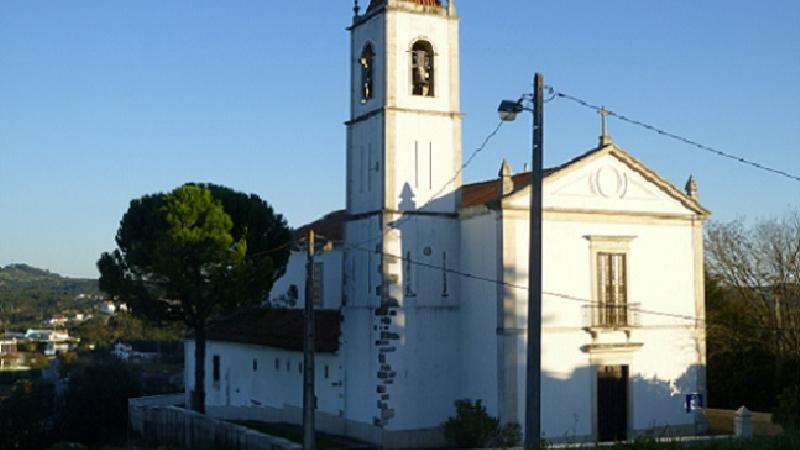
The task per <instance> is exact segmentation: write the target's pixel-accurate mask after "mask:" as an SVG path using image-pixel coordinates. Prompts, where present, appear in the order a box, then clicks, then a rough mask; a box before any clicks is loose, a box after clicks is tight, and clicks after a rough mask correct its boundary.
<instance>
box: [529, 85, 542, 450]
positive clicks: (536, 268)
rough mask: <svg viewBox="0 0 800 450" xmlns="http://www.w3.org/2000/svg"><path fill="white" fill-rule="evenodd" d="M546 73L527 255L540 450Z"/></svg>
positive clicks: (533, 411)
mask: <svg viewBox="0 0 800 450" xmlns="http://www.w3.org/2000/svg"><path fill="white" fill-rule="evenodd" d="M543 153H544V76H543V75H542V74H541V73H537V74H536V75H535V76H534V79H533V155H532V157H531V158H532V165H531V167H532V168H533V172H531V214H530V236H529V244H530V249H529V254H528V355H527V356H528V359H527V366H526V371H527V374H528V376H527V380H526V381H527V384H526V390H525V392H526V398H525V443H524V444H525V448H526V449H538V448H539V443H540V442H539V441H540V438H541V431H540V427H541V418H540V416H541V404H542V401H541V392H540V389H541V378H542V374H541V370H542V179H543V178H544V168H543V157H542V155H543Z"/></svg>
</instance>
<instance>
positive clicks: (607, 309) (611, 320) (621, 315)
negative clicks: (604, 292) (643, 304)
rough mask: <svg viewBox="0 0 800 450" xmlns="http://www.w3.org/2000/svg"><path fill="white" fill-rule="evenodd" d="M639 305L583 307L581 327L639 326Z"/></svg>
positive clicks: (597, 304)
mask: <svg viewBox="0 0 800 450" xmlns="http://www.w3.org/2000/svg"><path fill="white" fill-rule="evenodd" d="M639 306H640V305H639V303H623V304H604V303H592V304H591V305H584V306H583V308H582V310H583V326H584V327H590V328H630V327H636V326H639Z"/></svg>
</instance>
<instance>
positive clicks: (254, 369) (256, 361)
mask: <svg viewBox="0 0 800 450" xmlns="http://www.w3.org/2000/svg"><path fill="white" fill-rule="evenodd" d="M253 372H258V360H257V359H256V358H253Z"/></svg>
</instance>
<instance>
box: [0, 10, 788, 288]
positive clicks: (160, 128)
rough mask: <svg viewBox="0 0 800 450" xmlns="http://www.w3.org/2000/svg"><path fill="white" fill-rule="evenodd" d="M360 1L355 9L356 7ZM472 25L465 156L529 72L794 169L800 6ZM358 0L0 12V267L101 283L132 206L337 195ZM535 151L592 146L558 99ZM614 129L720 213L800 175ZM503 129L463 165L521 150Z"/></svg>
mask: <svg viewBox="0 0 800 450" xmlns="http://www.w3.org/2000/svg"><path fill="white" fill-rule="evenodd" d="M363 3H366V1H365V0H362V4H363ZM457 6H458V11H459V15H461V17H462V24H461V26H462V29H461V31H462V33H461V36H462V42H461V50H462V93H461V96H462V110H463V112H464V113H465V114H466V119H465V123H464V134H463V138H464V152H465V154H466V153H467V152H469V151H471V150H472V149H473V148H474V147H475V146H476V145H478V144H479V142H480V141H481V140H482V138H483V137H484V136H485V135H486V133H487V132H488V131H490V130H491V129H492V127H493V126H494V125H495V123H496V113H495V110H496V107H497V103H498V101H499V100H500V99H503V98H515V97H517V96H518V95H519V94H520V93H522V92H524V91H527V90H529V89H530V83H531V81H530V79H531V76H532V74H533V72H534V71H540V72H543V73H544V74H545V79H546V81H547V83H548V84H552V85H553V86H555V87H556V88H558V89H559V90H562V91H564V92H568V93H571V94H573V95H576V96H579V97H583V98H586V99H587V100H590V101H592V102H596V103H604V104H605V105H607V106H608V107H609V108H611V109H614V110H618V111H620V112H622V113H624V114H626V115H628V116H629V117H634V118H637V119H640V120H643V121H647V122H651V123H653V124H655V125H658V126H661V127H664V128H666V129H668V130H671V131H674V132H677V133H679V134H683V135H686V136H688V137H691V138H694V139H696V140H699V141H701V142H703V143H706V144H708V145H712V146H716V147H719V148H720V149H724V150H726V151H729V152H731V153H736V154H741V155H743V156H746V157H748V158H751V159H754V160H757V161H761V162H763V163H764V164H768V165H773V166H776V167H779V168H782V169H785V170H788V171H791V172H795V173H798V172H800V152H798V151H797V149H798V148H800V105H799V104H798V103H799V101H800V26H798V25H799V24H800V2H797V1H790V0H785V1H761V2H755V1H738V0H737V1H734V0H703V1H699V2H689V1H638V2H636V1H630V0H625V1H622V0H608V1H603V2H598V1H589V0H586V1H563V0H549V1H522V0H518V1H496V0H492V1H478V0H460V1H458V2H457ZM351 8H352V2H351V1H349V0H304V1H281V2H277V1H263V0H262V1H256V0H248V1H243V0H227V1H225V2H219V1H210V0H205V1H201V0H191V1H189V0H171V1H168V2H165V1H163V0H138V1H135V2H134V1H126V2H123V1H108V0H93V1H90V0H85V1H80V2H65V1H31V0H3V1H2V2H0V265H6V264H8V263H12V262H25V263H28V264H31V265H35V266H38V267H43V268H47V269H50V270H52V271H55V272H59V273H62V274H66V275H72V276H97V272H96V269H95V267H94V263H95V261H96V260H97V258H98V256H99V254H100V252H102V251H105V250H111V249H112V248H113V245H114V240H113V239H114V234H115V232H116V229H117V226H118V223H119V220H120V218H121V216H122V214H123V213H124V212H125V210H126V209H127V206H128V202H129V201H130V200H131V199H132V198H135V197H139V196H141V195H143V194H148V193H153V192H158V191H168V190H171V189H172V188H174V187H176V186H178V185H180V184H181V183H184V182H187V181H201V182H213V183H219V184H224V185H227V186H230V187H233V188H235V189H237V190H241V191H245V192H254V193H257V194H259V195H260V196H262V197H263V198H265V199H267V200H268V201H269V202H270V203H272V204H273V205H274V206H275V208H276V209H277V210H278V211H280V212H282V213H283V214H285V216H286V217H287V218H288V220H289V223H290V224H291V225H293V226H297V225H300V224H302V223H304V222H306V221H308V220H311V219H313V218H315V217H318V216H320V215H322V214H324V213H325V212H327V211H330V210H332V209H336V208H341V207H343V205H344V180H345V171H344V155H345V153H344V143H345V138H344V137H345V129H344V126H343V125H342V123H343V122H344V121H345V120H347V113H348V107H347V104H348V103H347V102H348V99H347V92H348V86H347V83H348V79H349V74H348V64H347V61H348V57H349V55H348V51H349V36H348V33H347V32H346V31H345V27H346V26H347V25H348V24H349V23H350V21H351V17H352V16H351V15H352V11H351ZM546 125H547V128H546V132H545V137H546V142H545V151H546V163H547V164H548V165H554V164H558V163H560V162H563V161H564V160H567V159H569V158H571V157H573V156H575V155H576V154H578V153H579V152H583V151H585V150H587V149H589V148H591V147H592V146H594V145H595V143H596V139H597V135H598V132H599V119H598V117H597V115H596V114H594V113H592V112H591V111H589V110H586V109H584V108H581V107H579V106H577V105H575V104H572V103H569V102H567V101H564V100H558V101H553V102H551V103H549V104H548V107H547V112H546ZM609 128H610V132H611V134H612V135H613V137H614V139H615V141H616V142H617V143H618V144H620V145H621V146H622V147H623V148H625V149H627V150H628V151H630V152H631V153H633V154H634V155H635V156H637V157H638V158H640V159H641V160H642V161H644V162H645V163H646V164H648V165H649V166H650V167H652V168H654V169H655V170H656V171H658V172H660V173H661V174H662V175H664V176H665V177H666V178H667V179H669V180H670V181H672V182H673V183H675V184H676V185H679V186H683V183H684V181H685V180H686V178H687V176H688V175H689V173H694V174H695V175H696V176H697V178H698V184H699V191H700V196H701V199H702V201H703V203H704V204H705V206H707V207H708V208H709V209H711V210H712V211H713V212H714V218H715V219H717V220H731V219H733V218H735V217H738V216H746V217H758V216H769V215H774V214H780V213H782V212H783V211H785V210H786V209H787V208H788V207H796V206H797V205H798V192H800V183H797V182H792V181H789V180H786V179H782V178H780V177H777V176H774V175H770V174H767V173H764V172H760V171H757V170H755V169H752V168H749V167H746V166H742V165H739V164H736V163H734V162H730V161H728V160H724V159H721V158H718V157H714V156H711V155H708V154H705V153H701V152H698V151H695V150H693V149H692V148H690V147H687V146H685V145H682V144H680V143H677V142H673V141H670V140H665V139H664V138H662V137H659V136H657V135H655V134H653V133H649V132H645V131H642V130H639V129H636V128H634V127H632V126H631V125H628V124H625V123H621V122H619V121H616V120H613V119H610V122H609ZM529 141H530V124H529V123H528V122H527V118H526V122H518V123H513V124H509V125H508V126H506V127H504V128H503V130H502V132H501V134H500V135H499V136H498V137H497V138H496V139H495V140H494V141H492V142H491V143H490V145H489V147H488V148H487V149H486V151H485V152H484V153H482V154H481V155H480V156H479V157H478V159H477V160H476V161H475V163H474V164H473V165H472V166H471V167H469V168H468V170H467V171H466V173H465V180H466V181H476V180H479V179H485V178H490V177H493V176H495V175H496V173H497V169H498V167H499V164H500V160H501V158H502V157H504V156H505V157H508V158H509V160H510V161H511V162H512V165H513V166H514V168H515V169H516V170H520V169H521V167H522V164H523V162H524V161H526V160H527V158H528V156H527V155H528V151H529V150H528V149H529V144H528V142H529Z"/></svg>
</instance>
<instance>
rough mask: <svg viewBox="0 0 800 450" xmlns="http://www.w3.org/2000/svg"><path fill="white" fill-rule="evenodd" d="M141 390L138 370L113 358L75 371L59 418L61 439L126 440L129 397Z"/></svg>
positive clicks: (77, 440) (87, 440) (91, 441)
mask: <svg viewBox="0 0 800 450" xmlns="http://www.w3.org/2000/svg"><path fill="white" fill-rule="evenodd" d="M141 390H142V387H141V382H140V381H139V375H138V373H136V372H134V371H132V370H131V369H129V368H128V367H126V366H125V365H124V364H122V363H121V362H118V361H116V360H113V359H109V360H106V361H98V362H97V364H96V365H91V366H87V367H85V368H82V369H81V370H75V371H73V372H72V373H71V374H70V380H69V386H68V388H67V392H66V394H65V396H64V404H63V408H62V414H61V415H60V417H59V420H58V432H59V438H61V439H64V440H69V441H73V442H80V443H84V444H89V445H94V444H97V443H106V442H114V441H118V440H120V439H122V440H124V438H125V435H126V431H127V427H128V399H129V398H132V397H138V396H139V395H140V393H141Z"/></svg>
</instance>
